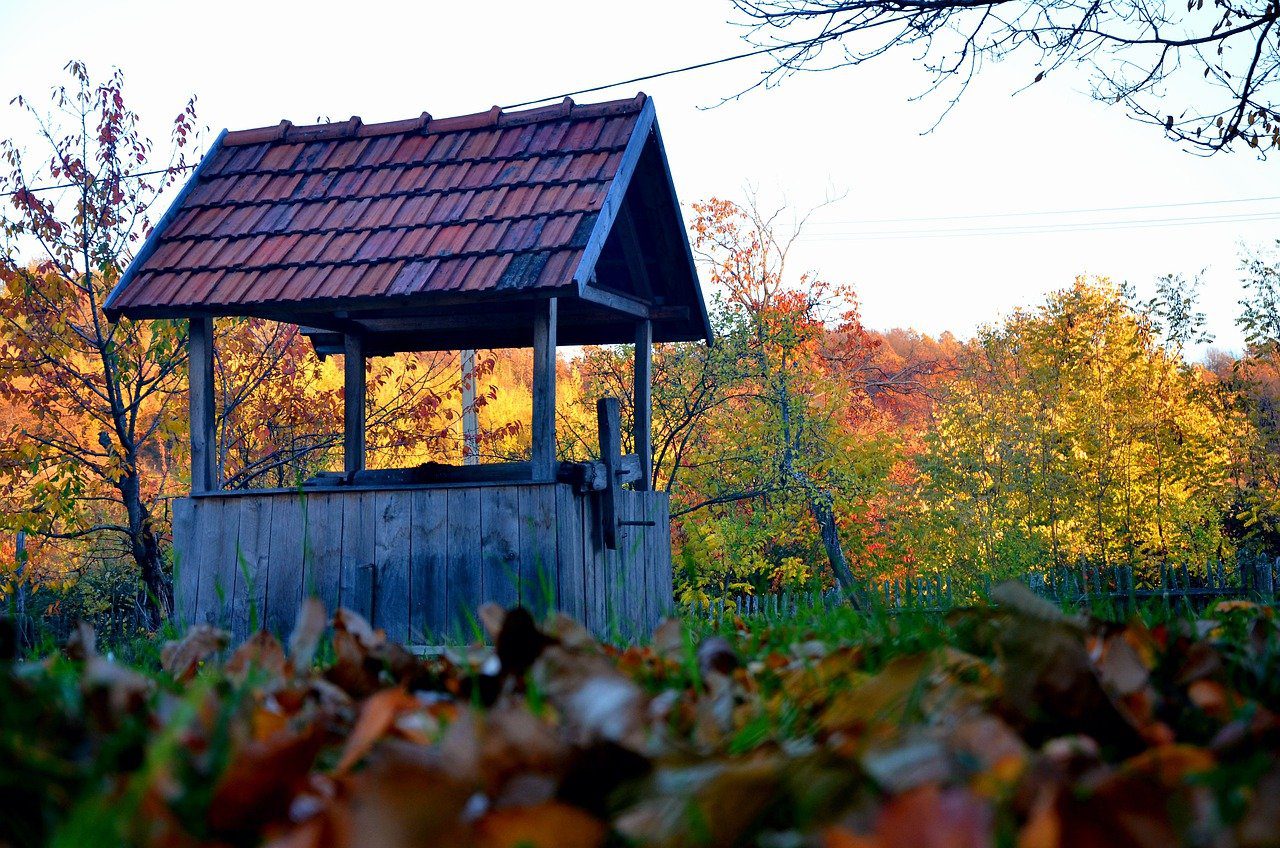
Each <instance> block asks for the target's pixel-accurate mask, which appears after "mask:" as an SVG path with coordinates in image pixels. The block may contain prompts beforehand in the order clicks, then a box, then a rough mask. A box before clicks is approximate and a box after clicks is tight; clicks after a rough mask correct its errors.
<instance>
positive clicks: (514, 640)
mask: <svg viewBox="0 0 1280 848" xmlns="http://www.w3.org/2000/svg"><path fill="white" fill-rule="evenodd" d="M481 612H482V613H483V610H482V611H481ZM555 641H556V640H555V639H553V638H551V637H550V636H547V635H546V634H545V633H543V632H542V631H541V630H539V629H538V627H537V625H536V624H535V623H534V621H533V616H532V615H530V613H529V611H528V610H527V609H525V608H524V607H516V608H515V609H513V610H511V611H510V612H508V613H507V614H506V615H505V617H504V618H503V619H502V626H501V627H500V628H499V630H498V635H497V637H496V638H495V639H494V653H496V654H497V655H498V661H499V662H500V663H501V664H502V673H503V674H508V675H511V676H513V677H517V678H519V677H523V676H524V673H525V672H526V671H528V670H529V668H530V667H531V666H532V665H533V663H534V661H536V660H537V659H538V657H539V656H541V655H542V652H543V651H544V650H545V649H546V648H547V646H548V645H552V644H555Z"/></svg>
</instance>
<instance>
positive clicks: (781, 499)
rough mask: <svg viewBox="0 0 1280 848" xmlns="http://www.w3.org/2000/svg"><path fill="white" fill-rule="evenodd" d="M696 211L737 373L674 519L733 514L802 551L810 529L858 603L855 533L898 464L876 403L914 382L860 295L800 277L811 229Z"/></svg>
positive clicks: (699, 439)
mask: <svg viewBox="0 0 1280 848" xmlns="http://www.w3.org/2000/svg"><path fill="white" fill-rule="evenodd" d="M694 208H695V213H696V214H695V219H694V223H693V227H692V229H693V241H694V246H695V249H696V251H697V252H698V253H699V255H700V258H701V260H702V262H703V265H704V267H705V268H706V272H707V275H708V282H709V283H710V285H711V288H712V291H714V292H716V293H717V297H716V299H715V300H714V303H715V306H714V308H713V312H714V313H715V323H716V327H717V337H716V344H717V346H719V347H721V349H722V356H723V357H724V361H726V362H730V363H733V364H734V367H735V369H736V371H735V373H733V374H732V375H731V377H730V380H731V382H732V383H733V384H734V388H733V389H732V390H731V391H729V392H728V393H727V402H726V403H724V404H723V405H722V406H720V407H719V408H718V409H717V410H716V413H715V415H714V416H713V418H712V422H711V426H710V427H707V428H699V430H697V431H695V432H694V433H693V434H692V438H691V442H690V444H689V445H688V446H686V448H684V451H685V458H684V459H683V460H682V465H683V467H684V470H682V471H678V472H676V473H678V474H683V478H682V479H683V481H684V483H683V485H685V486H687V487H689V488H690V489H691V490H693V491H694V492H697V495H696V496H694V497H691V498H688V499H683V498H682V499H681V502H679V503H678V504H677V507H676V508H674V509H673V515H676V514H690V513H693V512H695V511H698V510H703V509H720V510H721V512H722V514H729V513H726V511H727V510H730V509H731V508H732V513H731V514H736V515H737V516H739V517H742V518H745V519H746V520H748V521H754V522H759V521H763V522H764V525H768V530H769V533H768V535H770V536H772V538H773V539H774V540H775V542H781V543H782V544H784V545H785V544H786V543H787V542H790V543H791V544H792V546H793V550H795V548H794V542H795V541H796V535H797V534H798V533H803V532H804V530H803V528H804V527H805V526H806V525H808V526H810V527H812V528H814V529H816V531H817V538H818V541H819V542H820V550H821V553H822V556H823V557H824V558H825V560H826V563H827V566H828V568H829V569H830V574H831V576H832V577H833V578H834V580H835V581H836V582H838V583H839V584H840V585H841V586H842V587H844V588H845V589H846V590H847V591H852V590H853V589H854V588H855V583H856V581H855V575H854V572H853V569H852V567H851V565H850V558H849V553H848V543H849V540H850V538H851V535H850V533H849V532H848V531H849V527H848V525H849V524H850V523H852V522H855V521H858V520H861V519H863V518H865V515H862V514H860V511H861V510H862V509H863V508H864V507H865V505H866V503H867V501H868V498H869V495H870V493H871V492H872V491H873V490H875V489H876V488H877V487H878V486H879V485H880V484H881V483H882V481H883V480H884V478H885V474H886V473H887V470H888V467H889V465H890V459H889V456H890V453H889V451H888V450H887V445H888V443H889V442H891V441H892V436H891V434H888V433H886V431H885V430H884V429H883V428H880V427H878V426H877V422H879V420H880V416H881V413H880V410H879V409H878V407H877V405H876V402H875V394H876V393H878V392H895V391H909V390H910V389H909V387H908V383H909V377H908V376H907V375H906V374H904V373H899V372H893V373H891V372H888V371H886V370H884V369H883V368H882V367H881V363H880V362H878V361H877V359H876V356H875V350H876V348H877V347H878V343H877V341H876V340H875V339H874V338H873V337H872V336H871V335H870V334H869V333H868V332H867V330H866V329H865V328H864V327H863V326H862V323H861V320H860V318H859V314H858V305H857V299H856V297H855V295H854V292H853V291H852V289H850V288H849V287H847V286H839V285H835V284H831V283H829V282H827V281H825V280H824V279H822V278H821V277H819V276H817V275H815V274H796V273H795V272H794V271H793V270H792V269H791V268H790V266H789V258H790V255H791V250H792V247H793V246H794V244H795V239H796V236H797V235H798V234H799V232H800V230H801V229H802V226H803V220H801V221H799V222H797V223H796V226H795V227H794V228H791V229H790V230H788V231H784V229H783V227H782V226H781V225H780V222H779V219H778V216H777V215H770V214H764V213H762V212H761V211H760V210H759V208H758V207H756V206H755V205H754V204H748V205H746V206H740V205H738V204H735V203H731V202H728V201H724V200H716V199H713V200H711V201H708V202H706V203H702V204H697V205H695V207H694ZM774 519H776V520H774ZM705 520H706V519H705V518H700V519H699V520H698V521H699V523H702V522H705ZM842 520H843V521H844V522H845V525H846V526H844V527H842V523H841V522H842ZM764 525H759V526H764ZM792 559H793V561H794V559H795V557H792Z"/></svg>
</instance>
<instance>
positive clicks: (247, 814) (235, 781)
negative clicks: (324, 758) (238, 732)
mask: <svg viewBox="0 0 1280 848" xmlns="http://www.w3.org/2000/svg"><path fill="white" fill-rule="evenodd" d="M323 741H324V734H323V732H322V731H321V730H320V728H319V726H318V725H315V724H311V725H308V726H306V727H305V728H303V729H302V730H300V731H298V732H296V733H294V732H290V731H287V730H286V731H284V732H281V733H277V734H275V735H273V736H271V737H270V738H268V739H264V740H261V741H254V742H249V743H248V744H246V745H245V746H243V747H242V748H241V749H240V750H239V751H237V752H236V753H235V755H234V756H233V757H232V759H231V763H230V765H229V766H228V767H227V770H226V771H225V772H224V773H223V775H222V778H221V779H220V780H219V781H218V785H217V787H216V788H215V789H214V793H213V799H212V800H211V802H210V804H209V826H210V827H211V828H212V829H213V830H214V831H217V832H221V833H228V834H231V833H243V834H256V833H259V832H261V830H262V828H263V827H265V826H266V825H267V824H269V823H270V822H273V821H278V820H281V819H283V818H284V817H285V816H286V814H287V812H288V809H289V802H290V801H291V800H292V798H293V796H294V794H295V793H296V792H297V791H298V789H299V788H300V787H301V786H302V784H303V782H304V780H305V778H306V776H307V773H308V772H309V771H311V768H312V765H313V764H314V762H315V758H316V754H317V753H319V751H320V747H321V745H322V743H323Z"/></svg>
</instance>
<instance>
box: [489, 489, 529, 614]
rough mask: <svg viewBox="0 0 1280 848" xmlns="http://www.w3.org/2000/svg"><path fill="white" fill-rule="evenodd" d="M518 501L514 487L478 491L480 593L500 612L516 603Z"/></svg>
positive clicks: (518, 528) (518, 600) (517, 494)
mask: <svg viewBox="0 0 1280 848" xmlns="http://www.w3.org/2000/svg"><path fill="white" fill-rule="evenodd" d="M519 498H520V491H519V488H518V487H516V486H491V487H489V488H486V489H481V490H480V563H481V566H480V592H481V595H482V597H483V600H484V601H485V602H490V601H491V602H493V603H495V604H498V605H499V606H501V607H503V608H504V609H509V608H511V607H513V606H515V605H516V604H518V603H519V602H520V590H519V585H520V500H519Z"/></svg>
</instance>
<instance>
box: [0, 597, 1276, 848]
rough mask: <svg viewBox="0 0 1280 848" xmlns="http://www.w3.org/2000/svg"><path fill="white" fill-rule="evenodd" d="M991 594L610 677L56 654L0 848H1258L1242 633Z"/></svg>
mask: <svg viewBox="0 0 1280 848" xmlns="http://www.w3.org/2000/svg"><path fill="white" fill-rule="evenodd" d="M995 595H996V598H997V601H998V603H999V606H998V607H992V608H977V609H972V610H965V611H961V612H958V613H955V614H953V615H952V616H951V617H950V618H949V619H948V621H946V622H934V623H929V622H911V621H886V622H880V623H874V622H873V623H871V624H867V623H866V620H865V619H860V621H862V622H863V623H862V624H861V625H858V626H856V627H854V628H853V630H854V631H856V633H857V634H858V635H855V636H854V637H853V638H849V635H848V634H849V633H850V632H851V631H849V630H847V629H846V630H842V629H841V627H842V626H843V625H840V624H839V622H835V621H834V620H833V622H832V623H831V626H830V627H828V626H826V623H824V622H821V621H820V622H819V626H817V627H815V628H813V632H809V633H805V632H804V627H803V626H798V625H796V624H795V623H794V622H792V623H785V622H775V623H773V624H760V625H753V626H752V627H748V626H747V625H746V624H744V623H742V622H737V624H736V626H735V627H733V628H732V629H731V630H727V631H726V632H724V633H703V634H701V635H698V634H696V633H694V632H693V631H692V630H691V629H689V627H688V626H686V625H683V624H681V623H680V622H676V621H669V622H666V623H664V624H663V625H662V626H661V627H660V628H659V629H658V631H657V632H656V633H655V635H654V639H653V641H652V644H650V645H648V646H645V647H632V648H627V649H617V648H613V647H609V646H605V645H601V644H599V643H598V642H596V641H595V640H594V639H592V638H591V637H590V636H589V635H588V634H587V633H586V631H585V630H583V628H582V627H581V626H580V625H578V624H576V623H574V622H572V621H570V620H568V619H565V618H556V619H553V620H551V621H550V622H548V623H547V624H546V625H544V626H543V627H541V628H539V627H537V626H535V622H534V620H533V619H532V618H531V617H530V616H529V614H528V613H527V612H525V611H524V610H513V611H510V612H506V613H504V612H503V611H501V610H499V609H497V608H487V609H484V610H482V611H481V613H482V620H483V622H484V624H485V626H486V628H487V629H488V631H489V633H490V635H491V636H492V637H493V641H494V644H495V647H493V648H486V647H481V646H476V647H473V648H470V649H466V650H465V651H460V652H459V653H458V654H457V655H448V656H437V657H426V658H420V657H417V656H415V655H413V654H411V653H409V652H408V651H406V650H405V649H404V648H402V647H400V646H397V645H394V644H389V643H388V642H387V641H386V640H385V639H384V638H383V636H382V634H381V633H379V632H377V631H374V630H373V629H371V628H370V627H369V625H368V624H367V623H366V622H364V621H363V620H362V619H360V618H359V617H358V616H356V615H354V614H352V613H351V612H349V611H346V610H340V611H338V613H337V614H336V615H335V616H334V617H333V619H332V621H331V622H330V620H329V619H328V616H327V614H326V613H325V611H324V610H323V609H322V608H321V607H320V606H319V604H318V603H317V602H314V601H309V602H307V603H306V604H304V606H303V609H302V611H301V613H300V615H299V620H298V623H297V627H296V629H295V632H294V633H293V635H292V637H291V639H290V642H289V645H288V647H287V650H286V648H285V647H284V646H282V645H281V644H280V643H279V642H278V641H277V640H276V639H275V638H274V637H272V636H271V635H270V634H267V633H260V634H258V635H257V636H255V637H253V638H252V639H250V640H249V641H248V642H246V643H245V644H243V645H241V646H239V647H238V648H236V649H235V650H234V651H233V652H230V654H229V656H227V651H226V634H224V633H222V632H220V631H217V630H215V629H213V628H209V627H195V628H192V629H191V630H190V631H189V632H188V633H187V635H186V636H185V637H184V638H183V639H181V640H180V641H176V642H171V643H169V644H167V645H166V646H165V649H164V652H163V657H162V669H161V670H159V671H156V672H155V673H152V674H145V673H142V672H139V671H136V670H132V669H130V668H127V667H125V666H123V665H120V664H118V663H116V662H114V661H113V660H111V659H110V658H108V657H106V656H103V655H101V654H100V653H99V652H98V651H97V650H96V649H95V646H94V636H93V633H92V631H90V630H89V629H88V628H87V627H82V628H81V629H80V630H79V631H78V632H77V633H76V634H75V635H74V636H73V638H72V639H71V640H70V642H69V644H68V645H67V648H66V651H65V654H64V655H59V656H54V657H50V658H48V659H45V660H43V661H39V662H31V661H28V662H18V661H16V660H14V659H13V658H12V657H10V658H9V659H6V660H3V661H2V662H3V665H2V666H0V718H2V719H3V723H2V724H0V813H2V815H0V845H3V844H11V845H15V846H25V845H40V844H56V845H75V846H84V845H119V844H132V845H155V846H184V845H196V844H203V845H256V844H268V845H272V846H277V848H286V846H287V848H304V847H305V848H310V846H331V845H332V846H344V845H360V846H372V848H379V847H380V846H387V848H393V846H408V845H432V846H438V845H439V846H448V845H480V846H517V845H529V846H553V845H554V846H569V848H572V847H573V846H597V845H627V844H643V845H672V846H684V845H689V846H693V845H737V844H754V845H764V846H779V847H781V846H803V845H816V846H831V848H853V846H857V848H873V846H878V847H880V848H888V846H926V848H927V846H949V848H950V846H956V848H959V847H960V846H982V845H1017V846H1021V848H1041V846H1046V848H1047V846H1058V845H1062V846H1096V845H1141V846H1153V848H1154V846H1162V847H1163V846H1171V845H1178V844H1185V845H1204V846H1215V847H1216V846H1233V845H1240V846H1258V845H1275V844H1280V745H1278V744H1277V742H1278V740H1280V721H1278V720H1277V713H1278V712H1280V675H1278V674H1277V671H1280V668H1278V667H1277V662H1276V657H1277V656H1278V655H1280V633H1278V629H1280V628H1278V626H1277V621H1276V617H1275V615H1274V614H1273V610H1272V609H1270V608H1268V607H1264V606H1259V605H1255V604H1251V603H1245V602H1232V603H1222V604H1219V605H1218V606H1217V607H1215V608H1213V609H1212V610H1211V611H1209V612H1208V613H1207V614H1206V616H1205V617H1204V618H1201V619H1194V618H1191V617H1172V618H1169V619H1168V620H1166V621H1163V622H1160V623H1143V622H1142V621H1138V620H1135V621H1133V622H1131V623H1129V624H1127V625H1120V624H1115V623H1107V622H1102V621H1097V620H1091V619H1086V618H1084V617H1076V616H1070V615H1066V614H1063V613H1062V612H1060V611H1059V610H1057V609H1056V608H1054V607H1051V606H1049V605H1047V604H1045V603H1044V602H1043V601H1040V600H1039V599H1037V598H1035V597H1033V596H1031V595H1030V594H1029V593H1027V592H1026V591H1025V590H1022V589H1020V587H1016V586H1012V585H1009V586H1003V587H1000V588H999V589H997V591H996V593H995ZM852 615H854V614H853V613H849V616H852ZM846 623H847V621H846ZM818 630H821V631H822V632H827V633H833V632H840V633H844V635H842V636H839V637H836V638H832V639H827V640H824V639H823V638H822V636H821V635H820V633H819V632H817V631H818ZM9 653H10V654H12V650H10V651H9ZM224 657H225V661H224V660H223V658H224Z"/></svg>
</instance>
